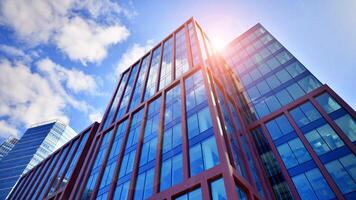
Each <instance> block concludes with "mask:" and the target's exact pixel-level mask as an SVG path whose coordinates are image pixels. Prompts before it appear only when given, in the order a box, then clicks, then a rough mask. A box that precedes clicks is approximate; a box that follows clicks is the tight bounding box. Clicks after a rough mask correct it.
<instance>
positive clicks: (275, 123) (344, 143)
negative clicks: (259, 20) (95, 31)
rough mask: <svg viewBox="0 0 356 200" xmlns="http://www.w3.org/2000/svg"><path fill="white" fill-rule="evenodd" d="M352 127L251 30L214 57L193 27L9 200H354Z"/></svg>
mask: <svg viewBox="0 0 356 200" xmlns="http://www.w3.org/2000/svg"><path fill="white" fill-rule="evenodd" d="M355 117H356V114H355V111H354V110H353V108H351V107H350V106H349V105H348V104H347V103H345V102H344V101H343V100H342V99H341V98H340V97H339V96H338V95H337V94H336V93H335V92H334V91H333V90H332V89H330V88H329V87H328V86H327V85H323V84H321V83H320V82H319V81H318V80H317V79H316V78H315V77H314V76H313V75H312V74H311V73H310V72H309V71H308V70H307V69H306V68H305V67H304V66H303V65H302V64H301V63H300V62H299V61H298V60H297V59H296V58H295V57H293V56H292V54H291V53H290V52H288V51H287V50H286V49H285V48H284V47H283V46H282V45H281V44H280V43H279V42H278V41H277V40H276V39H275V38H274V37H273V36H272V35H271V34H270V33H269V32H268V31H267V30H266V29H265V28H264V27H262V26H261V25H260V24H257V25H256V26H254V27H252V28H251V29H250V30H248V31H247V32H246V33H244V34H242V35H241V36H239V37H238V38H237V39H235V40H234V41H232V42H231V43H230V44H229V45H228V46H227V47H226V49H225V50H224V51H223V52H222V53H219V52H216V50H215V49H214V48H213V47H212V45H211V43H210V41H209V39H208V37H207V36H206V34H205V33H204V32H203V30H202V29H201V27H200V26H199V25H198V24H197V23H196V21H195V20H194V19H190V20H188V21H187V22H186V23H184V24H183V25H182V26H180V27H179V28H178V29H177V30H175V31H174V32H173V33H172V34H170V35H168V36H167V37H166V38H165V39H164V40H162V41H161V42H160V43H159V44H157V45H156V46H155V47H154V48H153V49H151V50H150V51H149V52H148V53H147V54H146V55H143V57H142V58H141V59H139V60H138V61H137V62H135V63H133V65H132V66H130V67H129V68H128V69H127V70H126V71H124V72H123V73H122V75H121V77H120V80H119V83H118V85H117V87H116V88H115V91H114V94H113V96H112V99H111V100H110V103H109V105H108V106H107V110H106V112H105V114H104V116H103V119H102V122H101V123H100V125H99V127H98V131H97V132H96V133H95V136H93V137H94V138H93V140H88V141H87V142H86V144H84V142H78V141H79V140H73V141H71V144H72V145H70V144H68V145H67V146H66V147H63V148H62V149H60V150H59V151H58V152H56V153H55V154H54V155H53V156H51V157H50V158H48V159H47V160H45V161H43V162H42V163H41V164H40V165H38V166H37V167H35V168H34V169H33V170H31V171H29V172H28V173H26V174H25V175H24V176H23V177H22V178H21V180H20V182H19V184H18V185H17V187H16V188H15V189H14V191H13V192H12V193H11V196H10V199H43V198H45V199H100V200H101V199H119V200H120V199H155V200H157V199H158V200H163V199H178V200H182V199H190V200H192V199H194V200H195V199H207V200H209V199H212V200H217V199H250V200H252V199H355V198H356V184H355V178H356V159H355V150H356V148H355V140H356V125H355ZM94 126H95V125H93V127H92V128H91V129H90V130H92V131H93V129H95V127H94ZM88 130H89V128H88V129H87V130H85V131H83V133H82V134H81V136H78V138H79V137H82V138H83V137H85V136H83V134H84V135H85V134H86V133H88ZM81 141H83V139H82V140H81ZM77 143H80V144H77ZM74 144H75V145H74ZM78 146H79V147H78ZM82 146H84V147H83V148H81V147H82ZM74 148H80V151H77V150H73V149H74ZM84 151H85V152H84ZM68 152H69V153H68ZM78 154H80V155H78ZM77 155H78V156H77ZM73 160H74V161H73ZM63 180H64V181H63Z"/></svg>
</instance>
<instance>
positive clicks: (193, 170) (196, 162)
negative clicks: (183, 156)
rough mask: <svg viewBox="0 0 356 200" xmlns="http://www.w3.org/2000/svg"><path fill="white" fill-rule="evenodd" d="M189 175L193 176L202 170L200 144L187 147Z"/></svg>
mask: <svg viewBox="0 0 356 200" xmlns="http://www.w3.org/2000/svg"><path fill="white" fill-rule="evenodd" d="M189 163H190V175H191V176H194V175H196V174H199V173H200V172H202V171H203V170H204V165H203V157H202V150H201V147H200V144H198V145H195V146H193V147H191V148H190V149H189Z"/></svg>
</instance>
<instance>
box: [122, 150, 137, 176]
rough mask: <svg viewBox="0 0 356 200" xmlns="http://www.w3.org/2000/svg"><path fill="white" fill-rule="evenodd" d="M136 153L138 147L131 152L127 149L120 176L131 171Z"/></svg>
mask: <svg viewBox="0 0 356 200" xmlns="http://www.w3.org/2000/svg"><path fill="white" fill-rule="evenodd" d="M135 154H136V149H134V150H132V151H130V152H126V151H125V155H124V157H123V159H122V162H121V167H120V172H119V178H122V177H124V176H125V175H127V174H129V173H131V171H132V169H133V165H134V159H135Z"/></svg>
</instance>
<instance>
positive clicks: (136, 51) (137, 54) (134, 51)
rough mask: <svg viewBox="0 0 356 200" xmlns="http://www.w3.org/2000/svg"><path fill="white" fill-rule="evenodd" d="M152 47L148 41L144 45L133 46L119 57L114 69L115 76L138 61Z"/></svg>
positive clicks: (151, 43) (150, 41) (151, 42)
mask: <svg viewBox="0 0 356 200" xmlns="http://www.w3.org/2000/svg"><path fill="white" fill-rule="evenodd" d="M152 46H153V41H152V40H148V41H147V42H146V43H145V44H143V45H141V44H136V43H135V44H134V45H132V46H131V47H130V48H128V49H127V51H126V52H125V53H124V54H123V55H122V56H121V58H120V60H119V63H118V64H117V66H116V69H115V75H116V76H119V75H120V74H121V73H122V72H123V71H125V70H126V69H127V68H128V67H130V66H131V65H132V64H134V62H136V61H137V60H138V59H140V58H141V57H142V56H144V54H145V53H146V52H148V51H149V50H150V49H151V48H152Z"/></svg>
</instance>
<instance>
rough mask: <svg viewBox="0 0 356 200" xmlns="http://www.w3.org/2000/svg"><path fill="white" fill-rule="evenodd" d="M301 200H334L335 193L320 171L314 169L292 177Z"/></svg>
mask: <svg viewBox="0 0 356 200" xmlns="http://www.w3.org/2000/svg"><path fill="white" fill-rule="evenodd" d="M292 181H293V183H294V185H295V187H296V188H297V191H298V193H299V195H300V198H301V199H303V200H304V199H306V200H309V199H320V200H323V199H332V198H335V195H334V193H333V192H332V191H331V189H330V187H329V186H328V184H327V183H326V181H325V179H324V177H323V176H322V175H321V173H320V171H319V169H317V168H314V169H312V170H309V171H307V172H305V173H302V174H300V175H297V176H294V177H292Z"/></svg>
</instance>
